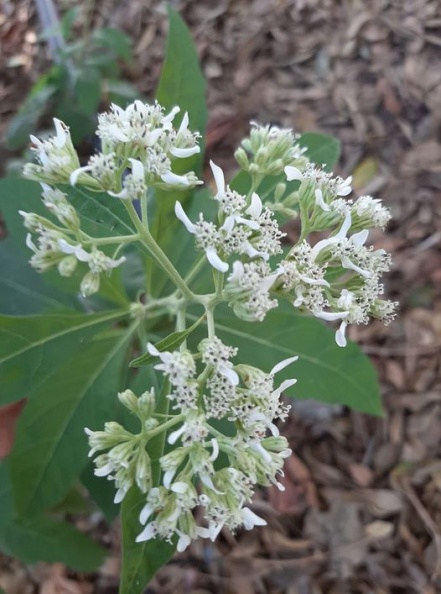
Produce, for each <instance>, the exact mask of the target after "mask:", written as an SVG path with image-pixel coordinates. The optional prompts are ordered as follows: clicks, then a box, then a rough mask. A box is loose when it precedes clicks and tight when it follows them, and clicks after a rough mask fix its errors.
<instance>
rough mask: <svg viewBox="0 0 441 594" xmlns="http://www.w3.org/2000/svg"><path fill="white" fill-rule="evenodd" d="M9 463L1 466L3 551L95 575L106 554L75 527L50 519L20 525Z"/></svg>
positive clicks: (25, 559)
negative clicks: (64, 565)
mask: <svg viewBox="0 0 441 594" xmlns="http://www.w3.org/2000/svg"><path fill="white" fill-rule="evenodd" d="M8 470H9V469H8V462H7V461H3V462H1V463H0V509H1V513H0V550H1V551H3V552H4V553H6V554H7V555H10V556H11V557H16V558H17V559H20V561H22V562H23V563H27V564H31V563H36V562H38V561H46V562H49V563H54V562H61V563H64V564H66V565H68V566H69V567H71V568H72V569H76V570H79V571H93V570H95V569H96V568H97V567H98V566H99V565H100V564H101V563H102V561H103V559H104V556H105V551H104V549H102V548H101V547H100V546H99V545H97V544H95V543H94V542H92V541H91V540H90V539H89V538H88V537H87V536H86V535H84V534H81V533H80V532H78V531H77V530H75V528H73V527H72V526H69V525H68V524H65V523H63V522H59V521H58V520H55V519H53V518H49V517H43V516H41V517H38V518H34V519H32V520H27V521H26V522H25V521H20V520H17V519H16V518H15V517H14V505H13V498H12V485H11V482H10V480H9V472H8Z"/></svg>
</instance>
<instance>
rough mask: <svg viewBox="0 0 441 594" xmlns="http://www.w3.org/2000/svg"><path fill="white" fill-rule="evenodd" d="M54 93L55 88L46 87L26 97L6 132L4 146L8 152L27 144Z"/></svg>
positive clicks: (51, 86)
mask: <svg viewBox="0 0 441 594" xmlns="http://www.w3.org/2000/svg"><path fill="white" fill-rule="evenodd" d="M56 91H57V89H56V87H55V86H53V85H47V86H44V87H42V88H41V89H39V90H38V91H36V92H34V93H31V94H30V95H29V96H28V97H27V99H26V100H25V102H24V103H23V105H22V106H21V107H20V109H19V111H18V112H17V114H16V115H15V116H14V117H13V118H12V119H11V120H10V122H9V126H8V129H7V131H6V144H7V147H8V148H9V149H10V150H17V149H20V148H22V147H24V146H25V145H26V144H27V143H28V142H29V135H30V134H35V132H36V130H37V126H38V123H39V120H40V118H41V117H42V116H43V114H44V113H45V112H46V110H47V108H48V102H49V101H50V100H51V99H52V97H53V96H54V95H55V93H56Z"/></svg>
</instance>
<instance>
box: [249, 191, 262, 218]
mask: <svg viewBox="0 0 441 594" xmlns="http://www.w3.org/2000/svg"><path fill="white" fill-rule="evenodd" d="M262 208H263V205H262V200H261V199H260V196H259V195H258V194H256V192H254V193H253V195H252V196H251V204H250V205H249V207H248V208H247V209H246V211H245V212H246V213H247V214H249V215H250V216H252V217H254V218H255V219H257V218H259V217H260V215H261V214H262Z"/></svg>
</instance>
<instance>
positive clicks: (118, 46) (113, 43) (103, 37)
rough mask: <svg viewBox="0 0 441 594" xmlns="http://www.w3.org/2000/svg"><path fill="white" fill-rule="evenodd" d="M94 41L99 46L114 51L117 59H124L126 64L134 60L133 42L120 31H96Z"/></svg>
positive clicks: (106, 29)
mask: <svg viewBox="0 0 441 594" xmlns="http://www.w3.org/2000/svg"><path fill="white" fill-rule="evenodd" d="M92 41H93V42H94V44H95V45H97V46H102V47H103V48H109V49H110V50H112V53H113V54H114V56H115V57H117V58H122V59H123V60H125V61H126V62H130V61H131V59H132V40H131V38H130V37H128V36H127V35H126V34H125V33H123V32H122V31H119V30H118V29H111V28H99V29H96V30H95V31H94V32H93V35H92Z"/></svg>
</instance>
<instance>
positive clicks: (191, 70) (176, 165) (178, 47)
mask: <svg viewBox="0 0 441 594" xmlns="http://www.w3.org/2000/svg"><path fill="white" fill-rule="evenodd" d="M168 17H169V32H168V38H167V51H166V57H165V63H164V66H163V69H162V74H161V79H160V81H159V86H158V89H157V93H156V98H157V100H158V101H159V103H160V104H161V105H163V106H164V107H165V108H166V111H169V110H171V109H172V108H173V107H174V106H176V105H178V106H179V107H180V108H181V113H180V114H179V116H177V117H176V118H175V120H174V122H175V123H176V125H178V124H179V122H180V119H181V118H182V117H183V115H184V113H185V112H188V116H189V120H190V127H191V129H192V130H197V131H198V132H199V133H200V134H201V135H202V138H201V142H200V145H201V152H200V153H199V154H197V155H194V156H193V157H189V158H188V159H176V160H175V161H174V162H173V171H174V172H175V173H178V174H179V173H184V172H186V171H190V170H194V171H195V172H196V173H197V174H199V173H200V172H201V171H202V164H203V158H204V135H205V127H206V124H207V107H206V102H205V82H204V78H203V75H202V72H201V69H200V66H199V60H198V55H197V52H196V48H195V46H194V42H193V40H192V38H191V35H190V32H189V30H188V28H187V26H186V25H185V23H184V21H183V20H182V19H181V17H180V16H179V14H178V13H177V12H176V11H175V10H173V9H172V8H170V7H169V8H168ZM191 195H192V192H191V191H190V192H188V191H187V192H165V191H157V192H155V193H154V196H153V200H152V201H151V204H150V205H149V207H150V230H151V233H152V235H153V236H154V238H155V239H156V241H157V242H158V243H159V245H160V246H161V247H162V249H163V250H164V251H165V252H166V253H169V248H170V246H171V245H173V244H174V243H175V242H176V231H177V229H179V227H180V226H181V223H180V222H179V221H178V220H177V218H176V216H175V214H174V207H175V202H176V200H180V201H181V202H186V201H188V200H189V199H190V197H191ZM148 279H149V283H150V286H149V292H151V293H152V294H153V295H160V294H161V292H162V290H163V288H164V284H165V282H166V280H165V279H164V274H163V272H162V271H161V270H159V269H158V268H157V267H151V268H150V270H149V273H148Z"/></svg>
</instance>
